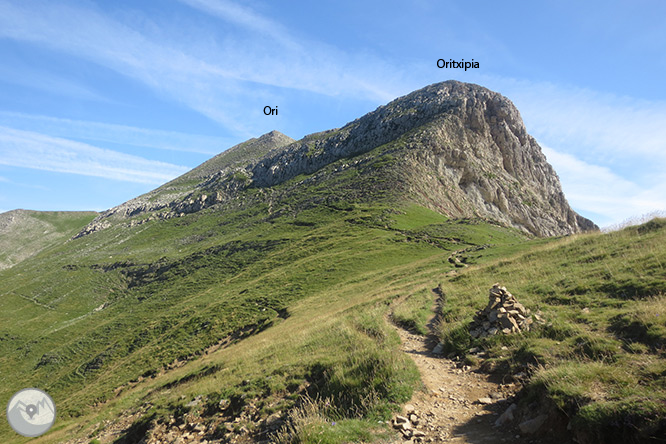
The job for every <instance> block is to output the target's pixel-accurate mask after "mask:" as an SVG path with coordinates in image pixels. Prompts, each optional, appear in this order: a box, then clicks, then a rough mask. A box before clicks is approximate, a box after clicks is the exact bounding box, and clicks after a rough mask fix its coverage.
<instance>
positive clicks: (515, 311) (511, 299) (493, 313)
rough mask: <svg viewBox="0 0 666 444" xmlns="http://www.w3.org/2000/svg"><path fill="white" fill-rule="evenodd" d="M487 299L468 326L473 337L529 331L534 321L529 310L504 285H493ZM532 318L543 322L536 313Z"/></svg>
mask: <svg viewBox="0 0 666 444" xmlns="http://www.w3.org/2000/svg"><path fill="white" fill-rule="evenodd" d="M488 299H489V300H488V305H487V306H486V308H484V309H483V310H479V311H478V312H477V313H476V315H475V316H474V320H473V321H472V323H471V324H470V326H469V333H470V335H472V337H473V338H484V337H486V336H492V335H497V334H500V333H503V334H505V335H508V334H511V333H519V332H521V331H530V326H531V325H532V324H533V323H534V320H533V319H532V315H531V314H530V310H528V309H526V308H525V307H524V306H523V304H521V303H520V302H518V300H517V299H516V298H515V296H514V295H512V294H511V293H509V292H508V291H507V289H506V288H505V287H500V286H499V284H495V285H493V288H491V289H490V295H489V296H488ZM534 319H535V320H536V321H537V322H538V323H542V322H543V319H542V318H541V317H540V316H539V315H538V314H535V315H534Z"/></svg>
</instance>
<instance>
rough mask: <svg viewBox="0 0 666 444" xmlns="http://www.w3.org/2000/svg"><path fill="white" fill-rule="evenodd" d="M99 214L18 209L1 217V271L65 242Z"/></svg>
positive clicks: (0, 215)
mask: <svg viewBox="0 0 666 444" xmlns="http://www.w3.org/2000/svg"><path fill="white" fill-rule="evenodd" d="M96 215H97V213H94V212H75V211H30V210H16V211H10V212H7V213H4V214H0V269H3V268H9V267H12V266H14V265H16V264H17V263H19V262H21V261H23V260H25V259H27V258H29V257H30V256H32V255H33V254H35V253H38V252H39V251H41V250H43V249H44V248H47V247H49V246H52V245H56V244H58V243H62V242H65V241H66V240H67V239H69V238H70V237H71V236H72V235H73V234H75V233H76V232H77V231H78V230H80V229H81V227H83V226H85V225H86V224H87V223H88V222H90V221H91V220H92V219H93V218H94V217H95V216H96Z"/></svg>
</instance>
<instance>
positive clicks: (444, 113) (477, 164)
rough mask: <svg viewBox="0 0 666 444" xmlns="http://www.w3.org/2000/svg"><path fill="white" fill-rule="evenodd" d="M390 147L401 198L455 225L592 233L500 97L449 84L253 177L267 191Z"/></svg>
mask: <svg viewBox="0 0 666 444" xmlns="http://www.w3.org/2000/svg"><path fill="white" fill-rule="evenodd" d="M383 145H387V152H390V153H391V154H392V155H393V156H395V157H397V158H398V159H399V169H400V170H401V171H402V178H401V182H402V183H403V184H404V189H403V192H406V193H407V194H408V195H411V196H412V197H414V198H416V199H418V200H419V201H420V202H421V203H423V204H425V205H427V206H429V207H431V208H433V209H436V210H438V211H440V212H443V213H445V214H447V215H449V216H452V217H470V216H478V217H483V218H490V219H494V220H497V221H498V222H501V223H503V224H506V225H510V226H514V227H516V228H519V229H521V230H524V231H527V232H529V233H532V234H534V235H538V236H551V235H562V234H569V233H577V232H581V231H586V230H593V229H596V228H597V227H596V225H594V224H593V223H592V222H591V221H589V220H587V219H585V218H583V217H581V216H580V215H578V214H576V213H575V212H574V211H573V210H572V209H571V208H570V207H569V205H568V203H567V201H566V199H565V197H564V194H563V193H562V188H561V185H560V182H559V179H558V177H557V174H556V173H555V171H554V170H553V168H552V167H551V166H550V164H548V162H547V161H546V158H545V156H544V155H543V153H542V152H541V148H540V147H539V145H538V144H537V142H536V141H535V140H534V138H532V137H531V136H530V135H528V134H527V131H526V129H525V126H524V124H523V121H522V119H521V117H520V113H519V112H518V110H517V109H516V107H515V106H514V105H513V104H512V103H511V102H510V101H509V100H508V99H507V98H505V97H503V96H502V95H500V94H498V93H495V92H492V91H490V90H488V89H486V88H483V87H480V86H478V85H472V84H465V83H460V82H455V81H448V82H443V83H438V84H434V85H431V86H428V87H426V88H423V89H420V90H418V91H415V92H413V93H411V94H408V95H406V96H404V97H401V98H398V99H396V100H394V101H393V102H391V103H389V104H388V105H385V106H381V107H379V108H377V110H375V111H373V112H371V113H369V114H367V115H365V116H363V117H361V118H360V119H357V120H355V121H354V122H351V123H349V124H348V125H346V126H345V127H343V128H341V129H340V130H337V131H330V132H328V133H321V135H320V137H319V138H318V139H317V140H315V141H312V140H308V139H307V138H306V139H304V140H302V141H299V142H296V143H294V144H292V145H290V146H289V147H287V148H286V149H284V150H281V151H279V152H275V153H273V154H272V155H269V156H267V157H266V158H264V159H262V160H261V161H259V162H257V163H255V164H254V165H252V166H251V167H250V168H249V172H250V174H251V176H252V179H253V182H254V183H255V184H256V185H257V186H260V187H270V186H273V185H276V184H279V183H282V182H284V181H286V180H289V179H291V178H293V177H295V176H297V175H300V174H310V173H313V172H315V171H317V170H319V169H321V168H322V167H324V166H325V165H328V164H330V163H332V162H335V161H337V160H338V159H342V158H350V157H353V156H357V155H359V154H362V153H366V152H369V151H371V150H373V149H375V148H377V147H380V146H383Z"/></svg>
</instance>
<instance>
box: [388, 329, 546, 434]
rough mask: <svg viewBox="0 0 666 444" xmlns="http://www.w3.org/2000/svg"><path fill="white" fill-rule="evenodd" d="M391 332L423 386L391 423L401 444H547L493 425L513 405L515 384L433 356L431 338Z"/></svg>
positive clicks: (503, 426) (510, 427) (508, 424)
mask: <svg viewBox="0 0 666 444" xmlns="http://www.w3.org/2000/svg"><path fill="white" fill-rule="evenodd" d="M395 328H396V330H397V332H398V334H399V335H400V338H401V340H402V345H401V349H402V351H403V352H405V353H407V354H408V355H409V356H410V358H411V359H413V360H414V362H415V363H416V366H417V367H418V369H419V371H420V372H421V379H422V381H423V383H424V385H425V390H424V391H417V392H415V393H414V396H413V397H412V400H411V401H410V403H408V404H407V405H406V406H405V407H404V410H403V414H402V415H399V416H397V417H396V418H395V419H394V428H396V429H397V430H398V431H399V432H400V434H401V435H402V437H403V442H423V443H458V444H463V443H465V444H467V443H470V444H485V443H487V444H491V443H503V442H506V443H533V444H536V443H539V444H542V443H544V444H545V441H542V440H539V439H536V438H533V437H530V436H523V435H522V434H521V432H520V430H519V429H517V428H515V426H513V427H512V425H511V423H510V422H509V421H506V422H505V424H504V425H500V426H496V425H495V424H496V422H497V421H498V418H500V416H502V414H503V413H504V412H506V411H507V409H509V408H510V407H511V405H512V398H513V395H514V392H515V391H516V390H517V387H516V386H515V385H514V384H507V385H503V384H498V383H496V382H493V381H491V380H490V379H489V378H488V376H487V375H485V374H482V373H477V372H476V371H474V370H473V369H472V368H470V367H468V366H463V365H460V364H459V363H457V362H455V361H452V360H450V359H446V358H444V357H443V356H441V355H436V354H433V353H432V351H431V350H432V348H433V346H434V343H433V341H432V338H431V339H430V340H429V338H428V337H425V336H421V335H415V334H412V333H410V332H408V331H406V330H404V329H402V328H400V327H395ZM513 408H515V407H512V409H513ZM509 415H510V414H509ZM509 415H505V416H504V417H503V419H504V418H507V416H509ZM501 421H502V420H500V422H501Z"/></svg>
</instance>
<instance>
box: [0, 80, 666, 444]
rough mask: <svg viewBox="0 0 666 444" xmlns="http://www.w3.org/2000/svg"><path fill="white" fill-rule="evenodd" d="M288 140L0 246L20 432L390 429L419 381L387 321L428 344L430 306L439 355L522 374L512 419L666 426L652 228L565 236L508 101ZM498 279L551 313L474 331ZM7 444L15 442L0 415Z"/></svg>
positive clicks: (0, 317) (2, 392) (383, 114)
mask: <svg viewBox="0 0 666 444" xmlns="http://www.w3.org/2000/svg"><path fill="white" fill-rule="evenodd" d="M461 104H465V105H464V106H462V105H461ZM290 142H291V139H289V138H288V137H286V136H284V135H282V134H279V133H277V132H272V133H269V134H267V135H264V136H262V137H260V138H258V139H252V140H250V141H248V142H247V143H245V144H240V145H238V146H236V147H234V148H233V149H231V150H229V151H228V152H226V153H223V154H221V155H220V156H217V157H215V158H213V159H211V160H210V161H208V162H206V163H204V164H203V165H202V166H200V167H198V168H196V169H194V170H193V171H191V172H190V173H187V174H185V175H183V176H181V177H180V178H177V179H175V180H174V181H172V182H170V183H168V184H165V185H164V186H162V187H160V188H158V189H157V190H154V191H152V192H150V193H147V194H145V195H143V196H140V197H137V198H135V199H133V200H131V201H128V202H126V203H124V204H122V205H119V206H118V207H115V208H113V209H110V210H108V211H106V212H104V213H102V214H101V215H99V216H98V217H96V218H95V220H94V221H92V222H91V219H92V218H93V216H94V214H92V213H90V214H76V215H72V214H69V215H66V214H65V215H63V214H45V213H36V214H30V215H29V216H30V220H35V221H39V222H40V223H35V225H34V227H37V228H34V229H33V228H30V229H29V230H27V231H24V232H23V231H17V230H14V231H13V233H20V234H17V235H6V236H5V237H4V238H3V237H2V236H0V240H2V239H5V240H6V241H7V242H13V244H12V243H10V244H7V245H9V247H7V250H5V252H4V253H3V254H5V256H3V260H5V261H8V260H11V261H13V262H12V264H13V266H12V267H11V268H8V269H4V270H0V380H1V382H2V384H1V385H0V400H3V402H7V400H9V398H10V397H11V396H12V394H13V393H15V392H17V391H18V390H20V389H22V388H26V387H38V388H41V389H44V390H46V391H47V392H48V393H49V394H50V395H51V396H52V397H53V399H54V401H55V403H56V406H57V411H58V419H57V422H56V423H55V425H54V427H53V428H52V429H51V430H50V431H49V432H48V433H47V434H46V435H44V436H42V437H39V438H37V439H34V440H33V441H34V442H39V443H62V442H68V443H72V444H74V443H76V444H87V443H93V442H94V443H115V444H121V443H126V444H127V443H139V442H147V440H150V441H149V442H178V439H185V437H184V435H185V434H188V437H193V436H195V435H196V442H203V441H204V440H205V441H207V442H208V443H219V442H238V443H241V442H276V441H277V442H290V443H315V442H316V443H338V442H372V441H377V440H382V439H384V438H387V437H388V438H387V439H390V437H391V436H393V435H392V434H393V433H394V432H393V431H392V430H390V428H389V425H388V424H387V423H386V421H387V420H389V419H390V418H391V416H392V414H393V413H394V412H396V411H398V410H400V406H401V405H402V404H404V403H405V402H407V401H408V400H409V399H410V397H411V395H412V393H413V392H414V391H415V390H420V389H421V388H422V387H423V386H422V384H421V382H420V380H419V370H418V369H417V367H416V366H415V364H414V363H413V361H412V360H411V359H409V358H408V357H406V356H405V355H404V353H402V352H401V351H400V350H399V343H400V339H399V336H398V335H397V333H396V331H395V330H394V328H393V326H392V325H391V324H390V322H395V323H398V324H400V325H401V326H403V327H406V328H409V329H411V330H412V331H414V332H416V333H421V334H428V332H429V327H428V326H427V325H426V322H427V320H428V319H429V318H430V317H431V316H432V315H433V312H432V307H433V306H434V303H435V299H436V297H437V296H436V295H441V300H440V301H439V302H440V303H439V310H440V312H439V313H437V315H438V316H439V321H440V322H439V324H438V327H437V331H436V334H437V335H438V337H439V339H440V340H441V342H442V345H441V346H440V348H443V349H444V350H445V357H448V358H449V359H456V360H458V362H459V364H460V365H461V366H463V365H468V366H472V367H473V368H475V369H479V370H480V371H485V372H491V373H494V375H495V376H496V377H497V378H498V380H501V381H514V382H515V383H516V387H517V388H518V389H520V393H519V395H518V401H517V402H518V403H519V411H523V412H537V411H544V412H547V414H548V415H549V416H548V417H549V418H555V419H556V420H557V422H559V429H558V430H559V432H558V433H560V432H561V433H562V434H563V435H562V436H568V437H571V436H575V437H576V439H578V441H579V442H581V443H586V444H587V443H595V442H613V443H615V442H617V443H626V442H658V441H650V439H652V438H655V437H657V436H660V435H661V436H663V434H664V432H665V431H666V423H665V421H664V418H666V407H665V406H666V383H665V381H666V378H665V376H666V359H665V355H664V350H665V348H664V347H665V346H666V342H665V341H666V311H665V308H664V307H666V305H665V303H664V293H665V292H666V271H665V269H664V266H665V265H666V249H665V248H664V245H665V243H666V242H665V241H666V239H665V237H666V222H665V221H664V220H659V219H655V220H653V221H651V222H648V223H646V224H643V225H641V226H637V227H630V228H626V229H624V230H622V231H617V232H612V233H606V234H601V233H598V232H596V233H591V234H572V233H580V232H584V231H588V230H594V229H595V228H596V226H595V225H594V224H593V223H592V222H591V221H589V220H587V219H585V218H583V217H581V216H579V215H578V214H576V213H575V212H574V211H573V210H572V209H571V208H570V207H569V205H568V203H567V202H566V199H565V198H564V195H563V193H562V192H561V188H560V185H559V180H558V179H557V177H556V175H555V174H554V171H553V170H552V167H551V166H550V165H548V164H547V162H546V160H545V157H544V156H543V153H542V152H541V150H540V148H539V146H538V144H537V143H536V141H535V140H534V139H532V138H531V137H529V136H528V134H527V132H526V130H525V128H524V125H523V124H522V121H521V120H520V115H519V113H518V111H517V110H516V109H515V107H513V105H512V104H511V103H510V102H509V101H508V100H507V99H506V98H503V97H501V96H500V95H498V94H496V93H493V92H491V91H489V90H486V89H485V88H481V87H478V86H476V85H470V84H462V83H459V82H444V83H442V84H437V85H431V86H430V87H427V88H424V89H423V90H420V91H417V92H414V93H412V94H410V95H408V96H405V97H404V98H399V99H396V100H395V101H393V102H391V103H390V104H389V105H387V106H385V107H379V108H378V109H377V110H376V111H374V112H372V113H369V114H367V115H366V116H364V117H362V118H360V119H357V120H356V121H354V122H351V123H349V124H348V125H346V126H344V127H343V128H341V129H339V130H331V131H325V132H321V133H316V134H312V135H310V136H306V137H305V138H303V139H302V140H300V141H298V142H293V143H290ZM257 156H263V157H262V158H257ZM242 165H245V166H242ZM1 220H2V219H0V221H1ZM42 222H43V223H45V224H48V226H50V227H52V229H53V230H54V232H56V233H57V236H55V237H53V238H51V237H49V238H48V239H49V240H48V242H46V241H45V240H44V239H46V238H44V237H41V236H40V235H39V231H40V230H42V228H43V227H44V225H40V224H41V223H42ZM88 222H90V223H89V224H88ZM86 224H87V225H86ZM0 226H1V225H0ZM7 226H9V225H7ZM13 226H14V227H17V226H21V225H20V224H19V225H16V223H14V225H13ZM26 227H30V225H29V224H26ZM50 229H51V228H50ZM43 231H44V230H42V235H45V234H48V233H44V232H43ZM6 233H12V231H6ZM555 234H558V235H559V234H561V235H564V234H569V235H568V236H555V237H534V236H550V235H555ZM32 242H36V244H35V245H37V246H38V247H39V248H33V250H34V251H33V252H32V253H31V254H30V255H27V256H24V257H22V260H20V261H18V260H15V259H14V256H12V254H15V251H18V249H20V248H22V247H23V246H24V245H25V246H29V245H32V244H31V243H32ZM31 248H32V247H31ZM496 282H499V283H501V285H504V286H506V287H507V288H508V290H509V291H510V292H512V293H513V294H514V295H515V296H516V297H517V298H518V300H519V301H520V302H521V303H522V304H524V305H525V306H526V307H527V308H529V309H531V310H532V311H533V313H539V314H540V316H541V317H542V318H543V319H544V322H543V324H540V323H536V324H535V328H533V329H532V330H531V331H529V332H525V333H522V334H515V335H498V336H491V337H488V338H485V339H473V338H472V336H471V335H470V333H469V323H470V321H471V320H472V318H473V316H474V314H475V312H476V311H477V310H479V309H482V308H483V307H484V306H485V305H486V303H487V301H488V299H487V298H488V290H489V289H490V288H491V286H492V285H493V284H494V283H496ZM389 319H390V320H391V321H389ZM435 339H437V338H435ZM470 350H474V352H472V351H470ZM567 429H568V430H567ZM569 435H571V436H569ZM655 439H656V438H655ZM0 441H2V442H9V443H21V442H26V441H27V439H24V438H21V437H19V436H18V435H16V434H15V433H13V431H12V430H11V429H10V427H9V425H8V424H7V423H6V422H4V421H3V422H0Z"/></svg>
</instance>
